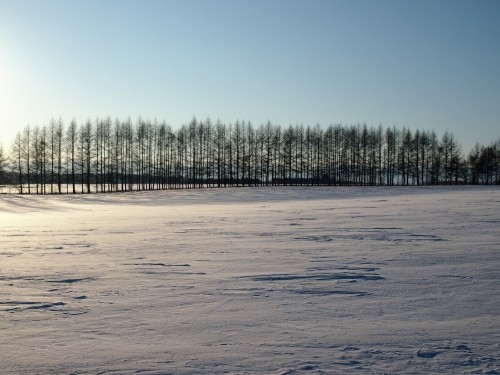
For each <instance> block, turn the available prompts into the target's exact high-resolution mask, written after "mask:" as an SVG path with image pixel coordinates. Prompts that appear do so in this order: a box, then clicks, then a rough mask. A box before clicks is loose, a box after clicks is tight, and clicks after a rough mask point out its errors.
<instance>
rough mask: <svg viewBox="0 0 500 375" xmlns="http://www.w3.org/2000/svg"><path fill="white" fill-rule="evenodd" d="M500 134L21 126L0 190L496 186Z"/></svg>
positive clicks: (0, 163) (4, 159) (2, 163)
mask: <svg viewBox="0 0 500 375" xmlns="http://www.w3.org/2000/svg"><path fill="white" fill-rule="evenodd" d="M499 181H500V140H498V141H496V142H494V143H492V144H491V145H489V146H481V145H476V147H475V148H474V149H473V150H472V151H471V152H470V153H469V154H468V155H467V156H465V155H464V154H463V152H462V150H461V147H460V145H459V143H458V142H457V140H456V138H455V137H454V135H453V134H452V133H449V132H446V133H444V134H443V135H442V136H440V137H439V136H438V135H436V133H435V132H433V131H424V130H416V131H411V130H410V129H406V128H403V129H397V128H395V127H390V128H385V129H384V128H383V127H382V126H379V127H368V126H366V125H356V126H342V125H331V126H329V127H327V128H322V127H320V126H313V127H311V126H307V127H304V126H302V125H297V126H289V127H282V126H279V125H273V124H271V123H270V122H268V123H266V124H261V125H259V126H254V125H253V124H252V123H251V122H245V121H241V122H240V121H237V122H236V123H234V124H229V125H226V124H223V123H221V122H220V121H217V122H215V123H213V122H212V121H211V120H209V119H207V120H204V121H197V120H196V119H193V120H192V121H191V122H190V123H189V124H186V125H183V126H181V127H180V128H178V129H176V130H173V129H172V127H171V126H169V125H167V124H166V123H165V122H161V123H159V122H157V121H154V122H151V121H148V120H142V119H138V120H137V121H136V122H134V123H132V121H131V120H130V119H128V120H127V121H120V120H115V121H112V120H111V119H110V118H107V119H97V120H95V121H93V122H91V121H87V122H85V123H82V124H77V123H76V122H75V121H72V122H71V123H70V124H69V125H68V126H67V127H66V126H64V124H63V122H62V121H61V120H59V121H51V122H50V124H49V125H47V126H42V127H38V126H37V127H31V126H26V128H25V129H24V130H23V131H22V132H19V133H18V134H17V136H16V138H15V141H14V143H13V145H12V148H11V151H10V153H9V155H7V154H6V152H5V151H4V150H2V149H1V148H0V185H2V186H3V191H4V192H5V191H9V192H16V193H29V194H33V193H36V194H49V193H50V194H55V193H57V194H61V193H73V194H75V193H91V192H107V191H127V190H153V189H171V188H174V189H180V188H203V187H227V186H270V185H273V186H274V185H332V186H334V185H335V186H336V185H353V186H367V185H370V186H374V185H437V184H496V183H499Z"/></svg>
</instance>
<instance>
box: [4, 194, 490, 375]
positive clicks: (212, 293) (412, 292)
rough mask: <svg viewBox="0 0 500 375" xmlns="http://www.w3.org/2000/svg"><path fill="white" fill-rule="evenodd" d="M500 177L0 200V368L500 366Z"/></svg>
mask: <svg viewBox="0 0 500 375" xmlns="http://www.w3.org/2000/svg"><path fill="white" fill-rule="evenodd" d="M499 291H500V190H499V189H498V188H496V187H470V186H469V187H428V188H422V187H420V188H410V187H407V188H397V187H394V188H239V189H236V188H234V189H233V188H228V189H202V190H175V191H174V190H171V191H161V192H160V191H151V192H133V193H115V194H99V195H87V196H85V195H81V196H19V195H3V196H0V372H1V373H75V374H78V373H101V372H102V373H117V374H118V373H119V374H127V373H134V374H135V373H153V374H168V373H172V374H221V373H237V374H249V373H255V374H264V373H270V374H322V373H323V374H332V373H333V374H335V373H339V374H340V373H412V374H414V373H437V372H444V373H488V374H499V373H500V297H499Z"/></svg>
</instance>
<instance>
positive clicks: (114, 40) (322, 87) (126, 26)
mask: <svg viewBox="0 0 500 375" xmlns="http://www.w3.org/2000/svg"><path fill="white" fill-rule="evenodd" d="M499 19H500V1H498V0H478V1H469V0H466V1H463V0H440V1H435V0H430V1H429V0H419V1H400V0H175V1H174V0H162V1H154V0H144V1H141V0H85V1H84V0H80V1H78V0H44V1H39V0H0V143H2V144H3V145H4V148H7V149H9V148H10V145H11V144H12V141H13V139H14V136H15V134H16V133H17V132H19V131H21V130H22V129H23V128H24V127H25V126H26V125H27V124H30V125H32V126H35V125H45V124H48V123H49V122H50V120H51V119H52V118H55V119H59V118H61V119H62V120H63V121H64V122H65V123H66V124H68V123H69V122H70V121H71V120H72V119H76V120H77V122H78V123H83V122H85V121H86V120H88V119H95V118H96V117H108V116H110V117H111V118H112V119H114V118H119V119H122V120H126V119H127V118H128V117H130V118H131V119H133V120H135V119H137V118H138V117H139V116H141V117H142V118H146V119H150V120H154V119H157V120H159V121H162V120H165V121H166V122H167V123H168V124H170V125H172V127H173V128H174V129H175V128H176V127H178V126H180V125H182V124H184V123H188V122H189V121H191V119H192V118H193V117H196V118H199V119H205V118H211V119H212V120H217V119H219V120H221V121H222V122H225V123H231V122H233V123H234V122H235V121H236V120H244V121H251V122H252V123H253V124H254V125H258V124H260V123H264V122H267V121H271V122H272V123H274V124H281V125H283V126H288V125H295V124H303V125H316V124H321V125H322V126H325V127H326V126H328V125H330V124H344V125H352V124H367V125H369V126H378V125H379V124H382V125H383V126H384V127H389V126H396V127H399V128H403V127H407V128H410V129H414V130H415V129H423V130H434V131H436V133H437V134H438V135H441V134H443V133H444V132H446V131H449V132H453V133H454V135H455V136H456V138H457V139H458V141H459V143H461V144H462V146H463V148H464V151H465V152H468V151H469V150H470V149H471V148H472V147H473V145H474V144H475V143H476V142H479V143H481V144H490V143H491V142H492V141H494V140H497V139H499V138H500V47H499V46H500V22H499Z"/></svg>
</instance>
